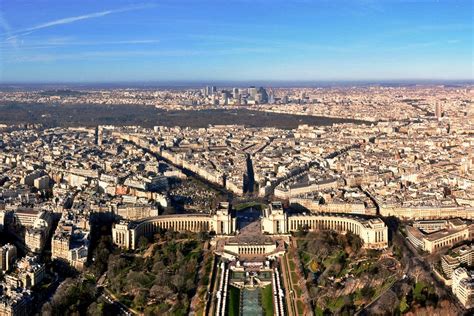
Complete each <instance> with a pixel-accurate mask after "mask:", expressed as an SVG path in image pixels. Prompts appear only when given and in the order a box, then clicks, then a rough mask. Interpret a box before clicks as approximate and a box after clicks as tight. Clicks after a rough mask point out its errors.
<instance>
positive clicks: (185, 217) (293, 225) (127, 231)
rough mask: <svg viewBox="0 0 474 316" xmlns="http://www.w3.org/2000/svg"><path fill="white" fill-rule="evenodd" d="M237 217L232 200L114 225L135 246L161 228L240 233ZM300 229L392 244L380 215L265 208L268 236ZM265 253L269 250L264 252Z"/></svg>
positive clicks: (120, 239) (367, 243)
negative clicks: (200, 210) (205, 209)
mask: <svg viewBox="0 0 474 316" xmlns="http://www.w3.org/2000/svg"><path fill="white" fill-rule="evenodd" d="M236 220H237V219H236V216H234V215H233V214H232V212H231V207H230V204H229V203H221V204H220V205H219V208H218V209H217V210H216V211H215V212H213V213H211V214H179V215H160V216H154V217H150V218H145V219H142V220H141V221H135V222H133V221H121V222H119V223H117V224H115V225H114V227H113V229H112V236H113V240H114V243H115V244H116V245H118V246H120V247H123V248H130V249H135V248H136V247H137V243H138V240H139V238H140V237H141V236H151V235H153V234H154V233H156V232H157V231H158V230H159V229H171V230H175V231H191V232H201V231H205V232H214V233H215V234H216V235H218V236H230V235H234V234H236V233H237V223H236ZM298 230H335V231H339V232H348V231H350V232H352V233H354V234H356V235H358V236H359V237H360V238H361V239H362V241H363V246H364V247H365V248H371V249H383V248H386V247H387V246H388V228H387V226H386V225H385V223H384V222H383V221H382V220H381V219H379V218H370V219H365V218H361V217H358V216H354V215H349V214H313V213H309V214H305V213H303V214H301V213H300V214H291V215H289V214H288V213H287V212H286V211H285V210H284V209H283V206H282V204H281V202H272V203H271V204H270V205H269V206H268V207H267V208H265V209H264V210H263V214H262V218H261V232H262V233H264V234H268V235H288V234H290V233H292V232H296V231H298ZM264 252H265V251H264Z"/></svg>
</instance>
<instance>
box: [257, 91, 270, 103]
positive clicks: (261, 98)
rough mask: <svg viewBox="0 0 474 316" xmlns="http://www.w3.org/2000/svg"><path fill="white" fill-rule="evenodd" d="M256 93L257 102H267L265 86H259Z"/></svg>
mask: <svg viewBox="0 0 474 316" xmlns="http://www.w3.org/2000/svg"><path fill="white" fill-rule="evenodd" d="M257 94H258V95H259V102H260V103H268V93H267V90H265V88H263V87H260V88H258V91H257Z"/></svg>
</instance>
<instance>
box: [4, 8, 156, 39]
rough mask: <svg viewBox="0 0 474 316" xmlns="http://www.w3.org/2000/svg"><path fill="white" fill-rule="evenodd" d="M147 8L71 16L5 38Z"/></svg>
mask: <svg viewBox="0 0 474 316" xmlns="http://www.w3.org/2000/svg"><path fill="white" fill-rule="evenodd" d="M149 7H151V6H150V5H140V6H132V7H124V8H119V9H115V10H105V11H99V12H93V13H89V14H84V15H77V16H71V17H66V18H62V19H57V20H52V21H48V22H45V23H41V24H38V25H34V26H31V27H28V28H25V29H22V30H17V31H15V32H12V31H11V30H10V32H9V33H10V34H12V35H8V32H6V33H7V36H8V38H7V40H11V39H15V38H18V37H20V36H25V35H28V34H31V33H33V32H36V31H39V30H42V29H46V28H50V27H55V26H59V25H65V24H71V23H75V22H78V21H83V20H89V19H95V18H100V17H104V16H107V15H111V14H115V13H121V12H127V11H134V10H140V9H145V8H149Z"/></svg>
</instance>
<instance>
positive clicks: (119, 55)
mask: <svg viewBox="0 0 474 316" xmlns="http://www.w3.org/2000/svg"><path fill="white" fill-rule="evenodd" d="M269 52H272V49H270V48H255V47H234V48H225V49H212V50H199V49H195V50H190V49H176V50H159V51H158V50H155V51H150V50H133V51H128V50H125V51H95V52H82V53H70V54H34V55H23V56H21V55H17V54H15V55H11V56H5V57H6V58H4V59H5V62H9V63H24V62H56V61H61V60H77V61H80V60H91V59H107V60H108V61H110V60H122V59H129V58H137V57H186V56H221V55H241V54H267V53H269Z"/></svg>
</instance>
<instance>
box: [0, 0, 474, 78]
mask: <svg viewBox="0 0 474 316" xmlns="http://www.w3.org/2000/svg"><path fill="white" fill-rule="evenodd" d="M226 3H228V5H227V6H226V7H223V6H222V3H221V2H220V1H205V2H199V3H194V2H192V1H180V2H179V3H175V2H171V1H160V2H155V1H151V2H150V1H149V2H141V3H136V2H132V1H113V2H112V1H101V2H100V3H94V2H92V1H85V2H81V4H74V3H63V2H59V1H42V2H32V1H21V2H5V3H2V5H1V6H0V13H1V15H0V34H1V35H0V43H1V44H0V83H48V82H55V83H59V82H79V83H80V82H167V81H174V82H185V81H188V82H189V81H194V82H220V81H242V82H245V81H252V82H255V81H266V82H275V81H288V82H292V81H300V82H301V81H308V82H311V81H315V82H316V81H319V82H327V81H329V82H339V81H349V82H352V81H403V80H407V81H419V80H421V81H426V80H434V81H439V80H441V81H443V80H447V81H451V80H463V81H472V79H473V75H472V74H473V63H472V49H473V40H472V28H473V25H472V2H471V1H383V2H379V1H352V2H350V1H335V2H334V1H331V2H330V1H317V2H315V3H313V2H311V1H276V2H275V1H272V2H271V3H270V2H268V1H243V0H240V1H230V2H226Z"/></svg>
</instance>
